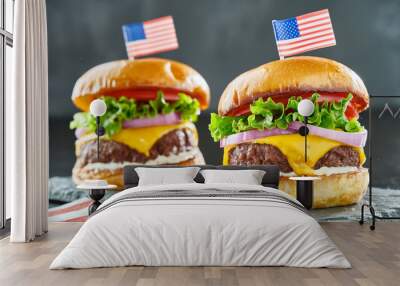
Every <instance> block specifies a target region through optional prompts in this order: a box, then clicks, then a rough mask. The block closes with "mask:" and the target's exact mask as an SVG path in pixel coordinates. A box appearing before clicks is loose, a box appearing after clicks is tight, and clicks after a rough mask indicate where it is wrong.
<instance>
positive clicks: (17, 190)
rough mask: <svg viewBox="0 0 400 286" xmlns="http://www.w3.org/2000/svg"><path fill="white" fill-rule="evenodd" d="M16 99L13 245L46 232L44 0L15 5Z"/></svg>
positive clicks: (9, 121) (10, 108) (9, 129)
mask: <svg viewBox="0 0 400 286" xmlns="http://www.w3.org/2000/svg"><path fill="white" fill-rule="evenodd" d="M14 11H15V18H14V21H15V22H14V29H15V30H14V48H13V53H14V54H13V56H14V70H13V76H12V78H13V82H12V86H13V94H12V96H10V97H9V98H7V99H6V108H7V110H6V150H7V152H6V153H7V154H6V166H7V173H6V187H9V188H11V236H10V241H12V242H28V241H31V240H33V239H35V237H37V236H40V235H42V234H43V233H45V232H47V224H48V223H47V209H48V97H47V94H48V79H47V72H48V71H47V23H46V4H45V0H17V1H15V10H14Z"/></svg>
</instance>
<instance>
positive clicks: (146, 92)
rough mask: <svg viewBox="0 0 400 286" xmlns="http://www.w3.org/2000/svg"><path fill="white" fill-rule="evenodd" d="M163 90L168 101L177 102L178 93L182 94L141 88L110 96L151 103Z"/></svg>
mask: <svg viewBox="0 0 400 286" xmlns="http://www.w3.org/2000/svg"><path fill="white" fill-rule="evenodd" d="M159 90H161V91H162V92H163V93H164V98H165V100H167V101H176V100H178V99H179V96H178V93H180V92H182V91H180V90H175V89H166V88H152V87H149V88H140V89H129V90H118V91H115V92H111V93H109V95H110V96H115V97H121V96H125V97H127V98H133V99H135V100H137V101H149V100H152V99H155V98H156V97H157V92H158V91H159Z"/></svg>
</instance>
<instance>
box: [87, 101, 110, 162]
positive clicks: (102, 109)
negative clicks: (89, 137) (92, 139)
mask: <svg viewBox="0 0 400 286" xmlns="http://www.w3.org/2000/svg"><path fill="white" fill-rule="evenodd" d="M106 111H107V105H106V104H105V102H104V100H101V99H96V100H93V101H92V103H91V104H90V113H91V114H92V115H93V116H95V117H96V132H95V133H96V135H97V162H100V136H103V135H104V133H105V130H104V128H103V127H102V126H100V116H103V115H104V113H106Z"/></svg>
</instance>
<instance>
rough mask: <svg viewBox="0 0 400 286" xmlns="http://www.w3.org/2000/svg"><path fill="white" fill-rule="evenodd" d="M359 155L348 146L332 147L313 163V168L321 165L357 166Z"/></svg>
mask: <svg viewBox="0 0 400 286" xmlns="http://www.w3.org/2000/svg"><path fill="white" fill-rule="evenodd" d="M360 163H361V162H360V155H359V153H358V152H357V151H356V150H354V148H352V147H350V146H339V147H335V148H332V149H331V150H330V151H329V152H328V153H326V154H325V155H324V156H323V157H322V158H321V159H319V160H318V162H317V163H316V164H315V166H314V169H319V168H321V167H358V166H360Z"/></svg>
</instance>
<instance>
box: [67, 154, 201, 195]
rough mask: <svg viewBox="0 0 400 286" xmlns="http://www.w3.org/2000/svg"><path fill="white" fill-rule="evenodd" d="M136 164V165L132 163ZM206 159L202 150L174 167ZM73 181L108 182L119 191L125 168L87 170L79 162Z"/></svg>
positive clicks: (76, 182) (75, 167) (73, 170)
mask: <svg viewBox="0 0 400 286" xmlns="http://www.w3.org/2000/svg"><path fill="white" fill-rule="evenodd" d="M132 164H134V163H132ZM204 164H205V161H204V157H203V154H202V153H201V151H200V150H198V152H197V153H196V156H195V157H193V158H192V159H189V160H186V161H182V162H179V163H176V164H173V165H177V166H191V165H204ZM72 179H73V181H74V183H75V184H77V185H79V184H82V183H83V182H84V181H86V180H106V181H107V183H108V184H110V185H117V186H118V189H122V187H123V186H124V179H123V168H117V169H102V170H96V169H92V170H87V169H85V168H84V167H81V166H80V164H79V163H78V161H77V162H76V163H75V166H74V168H73V169H72Z"/></svg>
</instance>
